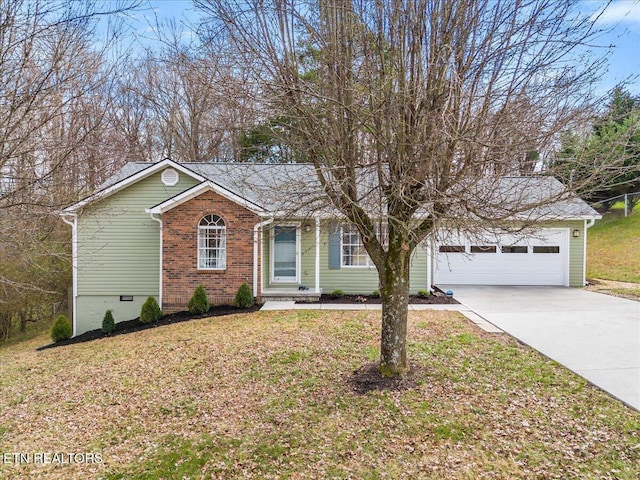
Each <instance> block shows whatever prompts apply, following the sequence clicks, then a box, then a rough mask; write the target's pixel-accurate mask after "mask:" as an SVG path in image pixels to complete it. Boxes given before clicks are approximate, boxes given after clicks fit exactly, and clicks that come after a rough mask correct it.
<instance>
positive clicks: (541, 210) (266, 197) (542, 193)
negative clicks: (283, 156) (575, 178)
mask: <svg viewBox="0 0 640 480" xmlns="http://www.w3.org/2000/svg"><path fill="white" fill-rule="evenodd" d="M169 166H170V167H172V168H175V169H176V170H178V171H180V172H182V173H185V174H187V175H190V176H191V177H193V178H194V179H196V180H198V181H199V182H201V183H200V184H198V185H196V186H195V187H192V188H190V189H188V190H186V191H184V192H181V193H179V194H177V195H176V196H174V197H172V198H169V199H167V200H165V201H163V202H161V203H159V204H157V205H155V206H150V207H149V208H148V209H147V212H152V213H161V212H163V211H166V210H169V209H171V208H173V207H175V206H177V205H179V204H180V203H182V202H185V201H188V200H189V199H191V198H194V197H195V196H197V195H200V194H201V193H203V192H204V191H207V190H213V191H215V192H216V193H218V194H220V195H222V196H224V197H226V198H228V199H230V200H232V201H234V202H236V203H238V204H240V205H242V206H244V207H246V208H248V209H249V210H251V211H253V212H255V213H258V214H261V215H266V214H270V215H278V214H281V213H283V212H287V213H288V214H297V215H300V216H303V215H312V214H320V215H322V216H334V217H335V216H339V214H338V212H337V211H336V210H335V209H333V208H330V207H327V205H326V195H325V194H324V192H323V190H322V187H321V185H320V183H319V182H318V179H317V177H316V173H315V168H314V166H313V165H311V164H304V163H296V164H255V163H177V162H174V161H172V160H170V159H165V160H163V161H161V162H158V163H153V164H150V163H128V164H126V165H125V166H124V167H123V168H122V169H121V170H120V171H119V172H118V173H117V174H115V175H114V176H112V177H111V178H109V179H108V180H107V181H106V182H104V184H103V185H101V186H100V188H99V189H98V191H97V192H96V193H95V194H93V195H91V196H89V197H87V198H85V199H84V200H82V201H80V202H78V203H76V204H74V205H72V206H70V207H67V208H66V209H65V210H63V212H62V214H63V215H64V214H65V213H74V212H77V211H78V210H80V209H81V208H82V207H84V206H85V205H88V204H89V203H92V202H94V201H97V200H98V199H102V198H105V197H107V196H109V195H112V194H114V193H116V192H118V191H120V190H122V189H123V188H126V187H127V186H129V185H131V184H133V183H135V182H137V181H139V180H141V179H143V178H146V177H147V176H149V175H152V174H154V173H156V172H158V171H160V170H162V169H163V168H166V167H169ZM363 176H364V177H370V176H371V175H369V174H367V172H366V171H363ZM483 187H484V186H483V185H476V186H475V190H477V191H478V192H479V193H478V195H477V199H476V201H477V202H479V203H481V202H482V199H484V197H486V193H484V192H482V190H483ZM491 188H492V189H493V190H492V192H495V195H496V198H497V199H498V200H499V201H496V202H491V203H495V204H496V205H500V203H501V202H504V205H505V208H507V206H508V205H509V204H514V202H522V204H523V205H530V206H531V208H529V209H525V210H524V211H523V212H521V213H519V214H518V215H516V216H515V218H516V219H531V218H536V219H539V220H545V219H546V220H554V219H563V220H569V219H572V220H578V219H580V220H581V219H593V218H601V216H600V214H598V212H596V211H595V210H594V209H593V208H592V207H591V206H589V205H588V204H587V203H586V202H585V201H584V200H582V199H581V198H579V197H578V196H576V195H572V194H566V193H563V192H564V191H565V188H564V186H563V185H562V184H561V183H560V182H559V181H558V180H557V179H555V178H553V177H550V176H524V177H517V176H514V177H502V178H500V179H499V180H498V181H497V183H494V184H493V185H491ZM373 190H375V189H371V191H373ZM472 190H474V189H472ZM467 193H469V192H467ZM474 197H475V195H473V192H471V194H470V196H469V197H468V198H465V202H471V203H473V201H474ZM452 198H455V195H452ZM550 198H551V199H555V200H554V201H553V202H551V203H549V202H548V201H547V202H545V199H550ZM478 199H481V200H478ZM365 201H366V199H365ZM424 214H428V212H424ZM499 214H500V212H499V211H496V215H497V216H500V215H499Z"/></svg>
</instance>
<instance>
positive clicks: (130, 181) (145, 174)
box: [61, 158, 205, 215]
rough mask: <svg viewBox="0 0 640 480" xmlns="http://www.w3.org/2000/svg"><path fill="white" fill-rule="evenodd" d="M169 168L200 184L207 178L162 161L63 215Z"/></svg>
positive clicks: (96, 194) (102, 191) (174, 163)
mask: <svg viewBox="0 0 640 480" xmlns="http://www.w3.org/2000/svg"><path fill="white" fill-rule="evenodd" d="M167 167H171V168H175V169H176V170H178V171H179V172H181V173H184V174H185V175H188V176H190V177H192V178H193V179H195V180H197V181H198V182H203V181H204V180H205V178H204V177H203V176H202V175H199V174H197V173H196V172H194V171H192V170H189V169H188V168H186V167H184V166H182V165H180V164H179V163H176V162H174V161H173V160H171V159H169V158H167V159H164V160H162V161H161V162H158V163H154V164H151V165H149V167H147V168H145V169H144V170H141V171H139V172H138V173H135V174H133V175H131V176H130V177H127V178H125V179H123V180H120V181H119V182H118V183H115V184H113V185H111V186H110V187H107V188H105V189H104V190H100V191H99V192H96V193H94V194H93V195H90V196H88V197H87V198H85V199H83V200H80V201H79V202H78V203H75V204H73V205H71V206H70V207H67V208H65V209H64V210H62V212H61V215H65V214H69V213H75V212H77V211H78V210H80V209H82V208H84V207H85V206H87V205H89V204H90V203H93V202H95V201H97V200H100V199H103V198H106V197H109V196H110V195H113V194H114V193H116V192H119V191H120V190H122V189H125V188H127V187H128V186H130V185H133V184H134V183H136V182H139V181H140V180H143V179H145V178H147V177H149V176H151V175H153V174H154V173H157V172H159V171H160V170H162V169H164V168H167Z"/></svg>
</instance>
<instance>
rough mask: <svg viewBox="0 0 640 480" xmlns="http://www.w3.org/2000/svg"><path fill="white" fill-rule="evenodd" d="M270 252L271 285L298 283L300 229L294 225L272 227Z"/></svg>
mask: <svg viewBox="0 0 640 480" xmlns="http://www.w3.org/2000/svg"><path fill="white" fill-rule="evenodd" d="M271 252H272V255H271V281H272V282H273V283H298V282H299V278H300V274H299V272H300V260H299V257H300V255H299V252H300V229H299V228H298V227H297V226H295V225H278V226H275V227H273V230H272V236H271Z"/></svg>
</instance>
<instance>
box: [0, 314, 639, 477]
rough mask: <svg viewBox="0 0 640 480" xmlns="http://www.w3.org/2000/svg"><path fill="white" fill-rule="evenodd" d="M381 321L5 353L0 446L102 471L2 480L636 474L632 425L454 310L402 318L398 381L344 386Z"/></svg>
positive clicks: (300, 322) (237, 321) (4, 466)
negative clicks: (63, 456) (403, 372)
mask: <svg viewBox="0 0 640 480" xmlns="http://www.w3.org/2000/svg"><path fill="white" fill-rule="evenodd" d="M379 315H380V313H379V312H375V311H363V312H353V311H350V312H340V311H292V312H257V313H251V314H238V315H232V316H228V317H218V318H210V319H202V320H194V321H191V322H185V323H181V324H176V325H170V326H166V327H161V328H156V329H151V330H145V331H141V332H136V333H132V334H130V335H123V336H118V337H112V338H107V339H100V340H96V341H93V342H89V343H83V344H76V345H69V346H65V347H62V348H55V349H48V350H43V351H41V352H36V351H35V347H37V346H39V345H42V344H43V343H44V342H46V338H45V337H42V336H41V337H38V338H36V339H34V340H32V341H29V342H24V343H21V344H16V345H11V346H9V347H7V348H3V349H2V350H0V365H2V375H1V376H0V391H1V392H2V394H1V395H0V451H2V452H24V453H27V454H33V453H34V452H70V453H84V454H88V453H99V454H100V457H101V460H102V462H101V463H73V462H71V463H70V464H63V465H58V464H44V465H43V464H35V463H33V462H28V463H24V464H18V463H12V462H4V463H3V462H0V477H1V478H36V477H37V478H61V479H62V478H64V479H68V478H106V479H158V478H167V479H169V478H176V479H183V478H191V479H193V478H219V479H232V478H256V479H258V478H259V479H263V478H323V479H324V478H363V479H367V478H370V479H376V478H394V479H395V478H434V479H441V478H454V479H455V478H460V479H471V478H473V479H475V478H504V479H510V478H594V479H596V478H598V479H599V478H620V479H632V478H633V479H637V473H638V465H640V413H638V412H635V411H633V410H630V409H629V408H627V407H625V406H623V405H622V404H621V403H620V402H618V401H616V400H614V399H612V398H611V397H609V396H608V395H607V394H605V393H603V392H601V391H600V390H598V389H597V388H595V387H593V386H591V385H590V384H588V383H587V382H586V381H584V380H583V379H581V378H580V377H578V376H576V375H574V374H572V373H571V372H569V371H567V370H565V369H564V368H562V367H560V366H559V365H557V364H556V363H554V362H552V361H550V360H548V359H546V358H544V357H542V356H541V355H539V354H537V353H536V352H535V351H533V350H531V349H529V348H528V347H525V346H522V345H520V344H518V343H517V342H516V341H514V340H512V339H511V338H510V337H508V336H506V335H491V334H487V333H484V332H482V331H480V330H478V329H477V328H476V327H475V326H473V325H472V324H471V323H470V322H468V321H467V320H465V319H464V318H463V317H462V316H460V315H459V314H458V313H455V312H437V311H426V312H410V314H409V315H410V321H409V339H410V346H409V350H410V358H411V361H412V365H413V372H414V373H413V376H412V377H411V379H410V381H407V382H405V383H403V384H401V385H400V386H399V388H394V389H388V390H375V389H374V390H369V391H367V389H364V390H362V389H359V388H357V383H354V381H353V377H354V372H362V368H361V367H363V366H367V365H370V364H371V363H372V362H374V361H375V360H376V359H377V357H378V338H379ZM31 458H33V457H31ZM80 458H87V457H86V455H85V457H80Z"/></svg>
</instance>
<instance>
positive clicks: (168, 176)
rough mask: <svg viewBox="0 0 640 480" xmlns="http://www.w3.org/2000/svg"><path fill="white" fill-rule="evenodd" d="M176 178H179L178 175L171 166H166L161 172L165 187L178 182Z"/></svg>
mask: <svg viewBox="0 0 640 480" xmlns="http://www.w3.org/2000/svg"><path fill="white" fill-rule="evenodd" d="M178 180H180V176H179V175H178V172H176V171H175V170H174V169H173V168H167V169H166V170H164V171H163V172H162V183H164V184H165V185H166V186H167V187H173V186H174V185H176V184H177V183H178Z"/></svg>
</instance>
